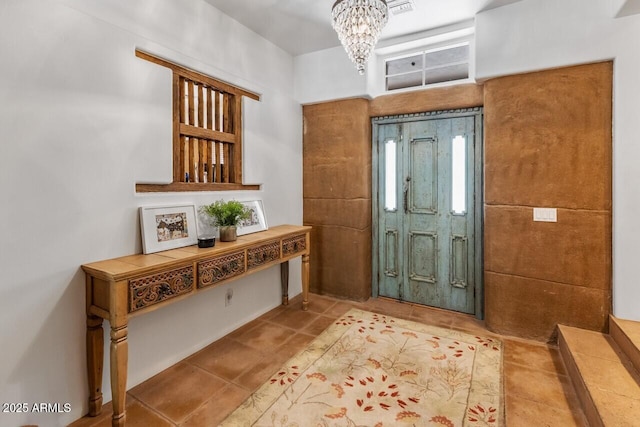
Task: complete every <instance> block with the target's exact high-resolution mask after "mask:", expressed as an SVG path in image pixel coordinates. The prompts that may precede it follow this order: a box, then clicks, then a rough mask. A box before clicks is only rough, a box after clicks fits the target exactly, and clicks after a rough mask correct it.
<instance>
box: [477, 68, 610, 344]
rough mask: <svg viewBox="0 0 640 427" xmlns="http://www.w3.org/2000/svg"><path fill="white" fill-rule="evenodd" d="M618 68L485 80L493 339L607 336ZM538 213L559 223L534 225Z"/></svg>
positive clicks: (488, 303) (488, 294) (488, 307)
mask: <svg viewBox="0 0 640 427" xmlns="http://www.w3.org/2000/svg"><path fill="white" fill-rule="evenodd" d="M612 68H613V67H612V63H611V62H605V63H598V64H590V65H582V66H576V67H569V68H562V69H555V70H548V71H542V72H537V73H530V74H523V75H516V76H508V77H503V78H497V79H493V80H489V81H487V82H485V85H484V93H485V100H484V112H485V125H484V129H485V141H484V144H485V218H484V220H485V230H484V245H485V252H484V264H485V283H484V286H485V313H486V319H485V320H486V324H487V326H488V327H489V328H490V329H491V330H494V331H496V332H500V333H504V334H509V335H516V336H521V337H526V338H534V339H538V340H548V339H551V338H552V336H553V334H554V330H555V326H556V324H558V323H561V324H565V325H571V326H577V327H581V328H587V329H594V330H605V329H606V325H607V317H608V314H609V312H610V308H611V231H612V230H611V179H612V178H611V176H612V157H611V156H612V146H611V136H612V135H611V132H612V131H611V124H612V122H611V120H612V119H611V117H612V116H611V114H612V98H611V96H612ZM533 207H550V208H557V213H558V222H555V223H547V222H534V221H533Z"/></svg>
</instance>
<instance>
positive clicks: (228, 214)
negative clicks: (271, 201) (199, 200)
mask: <svg viewBox="0 0 640 427" xmlns="http://www.w3.org/2000/svg"><path fill="white" fill-rule="evenodd" d="M200 211H201V212H202V213H203V214H205V215H207V216H208V217H210V218H211V219H212V221H213V223H214V225H216V226H218V227H219V229H220V241H221V242H233V241H235V240H236V239H237V238H238V235H237V225H238V222H240V221H241V220H243V219H247V218H249V216H250V215H251V212H250V211H249V209H247V207H246V206H245V205H243V204H242V203H240V202H238V201H237V200H229V201H228V202H225V201H224V200H216V201H215V202H213V203H211V204H210V205H204V206H201V207H200Z"/></svg>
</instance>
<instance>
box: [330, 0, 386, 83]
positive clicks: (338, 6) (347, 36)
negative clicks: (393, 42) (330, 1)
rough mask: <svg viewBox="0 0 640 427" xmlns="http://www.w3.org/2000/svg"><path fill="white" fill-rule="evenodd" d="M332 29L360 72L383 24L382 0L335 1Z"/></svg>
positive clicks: (384, 7)
mask: <svg viewBox="0 0 640 427" xmlns="http://www.w3.org/2000/svg"><path fill="white" fill-rule="evenodd" d="M331 17H332V18H333V29H334V30H336V32H337V33H338V37H339V38H340V42H341V43H342V46H344V49H345V50H346V51H347V54H348V55H349V59H351V60H352V61H353V62H354V63H355V64H356V68H357V70H358V73H360V74H364V64H365V63H366V62H367V60H368V59H369V55H370V54H371V50H373V47H374V46H375V45H376V42H377V41H378V36H379V35H380V31H382V28H383V27H384V26H385V24H386V23H387V18H388V9H387V2H386V1H385V0H338V1H336V2H335V3H334V5H333V8H332V9H331Z"/></svg>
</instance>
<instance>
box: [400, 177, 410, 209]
mask: <svg viewBox="0 0 640 427" xmlns="http://www.w3.org/2000/svg"><path fill="white" fill-rule="evenodd" d="M410 184H411V177H410V176H408V177H406V178H405V180H404V185H403V188H404V193H403V195H402V205H403V207H404V213H405V214H406V213H407V212H409V185H410Z"/></svg>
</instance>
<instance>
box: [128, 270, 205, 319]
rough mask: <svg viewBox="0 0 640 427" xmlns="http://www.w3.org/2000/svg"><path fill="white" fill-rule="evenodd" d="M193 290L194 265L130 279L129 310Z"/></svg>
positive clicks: (132, 310)
mask: <svg viewBox="0 0 640 427" xmlns="http://www.w3.org/2000/svg"><path fill="white" fill-rule="evenodd" d="M192 290H193V266H191V265H189V266H187V267H181V268H177V269H175V270H169V271H166V272H164V273H158V274H153V275H151V276H146V277H141V278H139V279H133V280H129V312H130V313H132V312H134V311H137V310H141V309H143V308H146V307H150V306H152V305H154V304H158V303H160V302H162V301H166V300H169V299H171V298H175V297H177V296H178V295H182V294H187V293H189V292H191V291H192Z"/></svg>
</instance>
